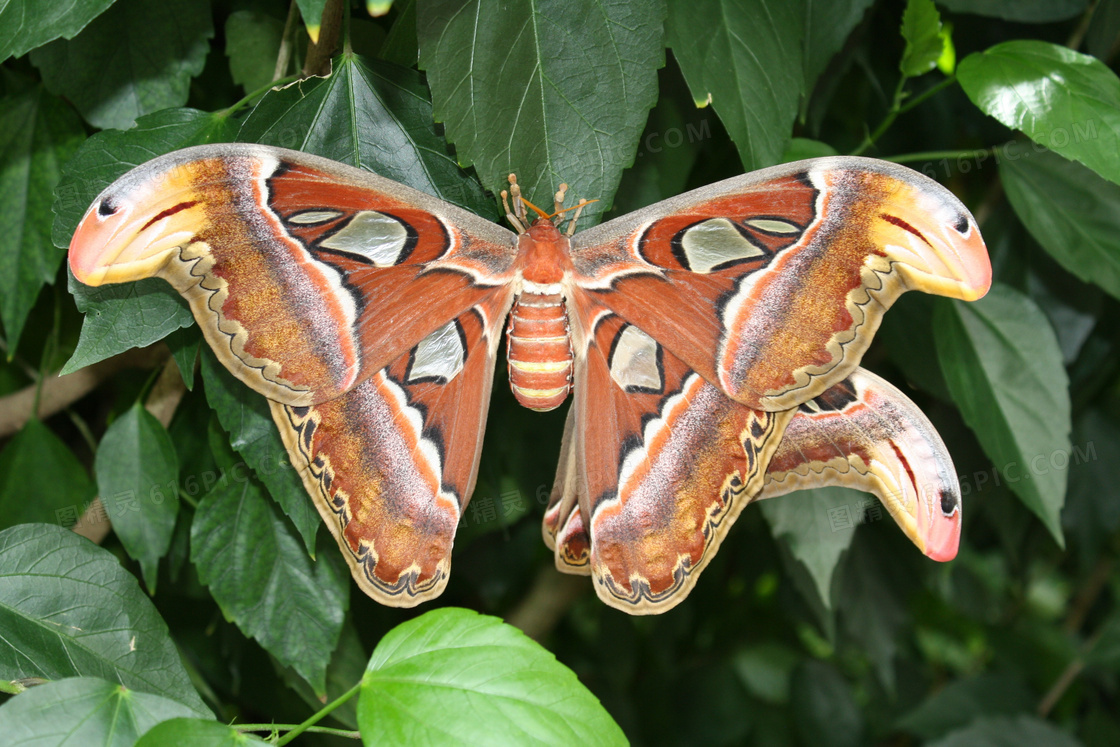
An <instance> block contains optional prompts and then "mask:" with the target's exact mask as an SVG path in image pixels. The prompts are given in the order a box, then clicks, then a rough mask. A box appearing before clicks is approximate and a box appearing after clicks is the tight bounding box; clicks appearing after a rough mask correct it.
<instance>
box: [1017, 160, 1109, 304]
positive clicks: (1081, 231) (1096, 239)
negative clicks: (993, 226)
mask: <svg viewBox="0 0 1120 747" xmlns="http://www.w3.org/2000/svg"><path fill="white" fill-rule="evenodd" d="M1022 155H1023V157H1022V158H1018V159H1015V160H1011V159H1008V158H1004V159H1002V160H1001V161H1000V164H999V174H1000V178H1001V179H1002V180H1003V186H1004V189H1005V190H1006V192H1007V199H1008V200H1009V201H1010V202H1011V206H1012V207H1013V208H1015V213H1016V215H1018V216H1019V220H1021V221H1023V225H1025V226H1026V227H1027V230H1028V231H1030V232H1031V235H1032V236H1034V237H1035V239H1037V240H1038V243H1039V244H1041V245H1042V246H1043V248H1044V249H1046V251H1048V252H1050V255H1051V256H1053V257H1054V259H1056V260H1058V262H1060V263H1061V265H1062V267H1064V268H1066V269H1067V270H1069V271H1070V272H1072V273H1073V274H1074V275H1076V276H1077V277H1079V278H1081V279H1082V280H1084V281H1086V282H1089V283H1096V284H1097V285H1099V286H1100V287H1102V288H1104V289H1105V290H1106V291H1108V292H1109V293H1111V294H1112V295H1113V296H1116V297H1117V298H1120V184H1114V183H1113V182H1110V181H1107V180H1105V179H1102V178H1100V177H1099V176H1097V175H1096V174H1094V173H1093V172H1092V171H1090V170H1089V169H1087V168H1085V167H1084V166H1082V165H1081V164H1079V163H1075V162H1074V161H1070V160H1067V159H1065V158H1062V157H1061V156H1059V155H1056V154H1054V153H1051V152H1049V151H1046V152H1043V153H1033V152H1030V151H1025V152H1023V154H1022ZM1028 155H1029V157H1028Z"/></svg>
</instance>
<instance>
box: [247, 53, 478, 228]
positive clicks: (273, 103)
mask: <svg viewBox="0 0 1120 747" xmlns="http://www.w3.org/2000/svg"><path fill="white" fill-rule="evenodd" d="M237 139H238V140H242V141H245V142H254V143H264V144H265V145H278V146H280V147H283V148H295V149H297V150H302V151H306V152H308V153H314V154H316V155H319V156H324V157H326V158H331V159H334V160H335V161H341V162H342V163H348V164H350V165H351V166H357V167H358V168H362V169H366V170H367V171H372V172H374V173H375V174H380V175H381V176H385V177H388V178H390V179H393V180H395V181H398V182H401V183H402V184H407V185H409V186H410V187H414V188H416V189H419V190H420V191H422V192H427V193H428V194H430V195H435V196H436V197H440V198H443V199H444V200H447V201H448V202H453V203H455V204H456V205H461V206H462V207H464V208H466V209H468V210H473V211H474V212H476V213H479V214H482V215H493V214H494V203H493V202H492V201H491V200H489V199H488V198H487V197H486V195H485V194H484V193H483V191H482V189H481V188H480V187H479V185H478V182H476V181H475V180H474V179H471V178H470V177H469V176H468V175H467V174H466V172H464V171H463V170H462V169H460V168H459V166H458V165H457V164H456V163H455V160H454V159H453V158H451V156H450V154H449V153H448V150H447V143H446V142H444V140H443V139H442V138H441V137H440V136H439V135H438V134H437V133H436V129H435V125H434V123H433V121H432V105H431V103H430V101H429V99H428V90H427V87H426V86H425V85H424V79H423V77H422V76H421V75H420V74H419V73H417V72H416V71H414V70H405V69H403V68H400V67H397V66H396V65H390V64H387V63H384V62H378V61H376V60H366V59H363V58H360V57H357V56H356V55H352V54H346V55H342V56H341V57H338V58H336V59H335V60H334V72H333V73H332V74H331V75H330V77H329V78H312V79H310V80H304V81H300V83H299V84H298V85H291V86H288V87H287V88H284V89H282V90H279V91H269V92H268V93H267V94H265V96H264V97H263V98H262V99H261V101H260V103H259V104H257V106H256V107H255V108H254V109H253V111H252V112H250V114H249V117H248V118H247V119H246V120H245V123H244V124H243V125H242V127H241V132H240V133H239V134H238V136H237Z"/></svg>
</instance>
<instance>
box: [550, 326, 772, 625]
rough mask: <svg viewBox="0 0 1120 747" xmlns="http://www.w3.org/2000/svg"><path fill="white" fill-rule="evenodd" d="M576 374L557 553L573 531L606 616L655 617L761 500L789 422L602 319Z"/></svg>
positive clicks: (680, 595)
mask: <svg viewBox="0 0 1120 747" xmlns="http://www.w3.org/2000/svg"><path fill="white" fill-rule="evenodd" d="M584 363H585V367H586V369H585V374H584V375H583V376H581V378H580V380H579V382H578V385H579V386H580V388H581V390H582V392H583V394H582V395H579V399H578V400H577V405H579V406H580V410H579V412H578V413H577V417H578V418H579V422H578V425H577V428H579V438H578V439H577V441H576V443H577V444H578V446H579V448H580V449H581V452H580V453H581V454H582V461H583V465H584V479H585V484H586V496H587V503H588V505H587V508H586V510H585V511H584V513H583V515H582V516H581V517H580V521H579V523H575V522H572V521H569V522H566V524H565V526H566V527H567V528H568V529H570V530H571V535H572V536H573V539H572V541H571V542H570V543H569V546H570V547H572V548H575V549H577V550H578V548H579V546H580V543H581V542H583V541H584V540H583V539H582V537H580V535H579V531H577V530H585V532H586V542H589V543H590V559H589V563H590V571H591V574H592V576H593V578H594V581H595V587H596V591H597V592H598V594H599V596H600V598H601V599H603V601H605V602H606V603H607V604H610V605H611V606H613V607H617V608H618V609H622V610H624V611H627V612H630V613H635V614H648V613H655V612H661V611H664V610H666V609H669V608H671V607H673V606H674V605H676V604H677V603H679V602H680V601H681V600H682V599H684V597H685V596H687V594H688V592H689V590H690V589H691V588H692V586H693V585H694V584H695V582H696V579H697V577H698V576H699V574H700V572H701V571H702V570H703V569H704V567H705V566H706V565H707V563H708V562H709V561H710V560H711V558H712V556H713V555H714V554H715V552H716V550H717V549H718V547H719V545H720V543H721V542H722V540H723V537H724V535H725V534H726V533H727V531H728V529H729V528H730V526H731V525H732V523H734V521H735V519H736V518H737V517H738V515H739V513H740V512H741V511H742V509H743V507H744V506H745V505H746V504H747V502H749V500H750V499H751V498H752V497H753V496H754V495H755V493H757V491H758V490H759V489H760V488H761V486H762V480H763V476H764V471H765V465H766V463H767V462H768V461H769V458H770V454H771V453H772V452H773V450H774V449H775V448H777V444H778V441H779V440H780V438H781V432H782V430H783V428H784V426H785V423H786V421H787V420H788V418H789V417H790V416H791V415H792V413H767V412H761V411H756V410H752V409H751V408H748V407H745V406H743V405H740V404H738V403H736V402H733V401H732V400H730V399H728V398H727V397H726V396H724V395H723V394H722V393H721V392H720V391H719V390H718V389H716V388H715V387H713V386H712V385H711V384H709V383H708V382H707V381H706V380H705V379H704V378H703V377H701V376H699V375H698V374H696V372H694V371H692V370H691V369H689V368H688V367H687V366H686V365H685V364H684V363H682V362H681V361H680V360H679V359H677V358H676V357H675V356H673V355H672V354H671V353H669V352H668V351H665V350H664V349H663V348H661V346H659V345H658V343H657V342H656V341H654V340H653V339H652V338H651V337H650V336H649V335H648V334H646V333H645V332H644V331H643V330H642V329H640V328H639V327H637V326H635V325H631V324H628V323H627V322H625V321H624V320H623V319H622V318H620V317H618V316H617V315H613V314H608V315H605V316H602V317H601V318H599V319H598V322H597V324H596V325H595V327H594V337H593V340H592V342H591V344H590V345H589V348H588V350H587V353H586V356H585V362H584ZM581 525H582V526H581ZM562 532H563V529H562ZM561 546H562V543H561V542H560V540H558V541H557V548H558V552H559V550H560V547H561Z"/></svg>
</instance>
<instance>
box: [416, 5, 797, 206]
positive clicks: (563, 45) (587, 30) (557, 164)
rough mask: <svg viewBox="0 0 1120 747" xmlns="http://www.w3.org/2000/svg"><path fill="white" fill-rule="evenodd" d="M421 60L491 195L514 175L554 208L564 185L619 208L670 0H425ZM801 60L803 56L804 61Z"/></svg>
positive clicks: (661, 59)
mask: <svg viewBox="0 0 1120 747" xmlns="http://www.w3.org/2000/svg"><path fill="white" fill-rule="evenodd" d="M416 8H417V17H418V18H419V19H422V21H421V22H420V23H419V24H418V31H419V38H420V67H421V68H422V69H423V70H425V71H427V73H428V83H429V84H430V85H431V88H432V100H433V102H434V107H435V117H436V120H437V121H439V122H443V123H444V128H445V132H446V134H447V139H448V140H449V141H450V142H452V143H454V145H455V149H456V153H457V155H458V157H459V162H460V163H462V164H463V165H464V166H469V165H473V166H474V167H475V171H477V172H478V175H479V178H480V179H481V180H482V183H483V185H485V186H486V188H487V189H489V190H490V191H492V192H495V193H497V192H498V191H499V190H501V189H504V188H507V187H508V186H509V185H508V183H507V181H506V177H507V176H508V175H509V174H510V173H511V172H516V173H517V174H518V177H519V182H520V184H521V186H522V189H523V190H524V191H525V194H526V197H528V198H529V199H530V200H533V201H535V202H537V203H538V204H539V205H541V206H542V207H545V208H547V207H549V206H550V205H551V204H552V197H553V193H554V192H555V190H556V189H557V187H559V185H560V183H561V182H566V183H567V184H569V185H571V187H572V190H573V192H572V196H575V197H582V198H595V199H599V200H600V202H597V203H594V204H592V205H590V206H588V208H587V209H586V210H585V211H584V213H583V215H584V216H586V219H585V220H586V221H587V223H588V224H590V223H594V222H595V221H596V220H598V216H599V215H600V214H601V213H602V212H603V211H604V210H606V209H607V208H608V207H610V204H611V201H612V200H613V199H614V194H615V191H616V190H617V189H618V185H619V181H620V179H621V176H622V170H623V169H624V168H626V167H627V166H629V165H630V164H631V163H633V160H634V153H635V151H636V147H637V141H638V136H639V135H640V134H641V132H642V127H643V125H644V124H645V121H646V114H647V112H648V111H649V110H650V108H651V107H653V105H654V104H655V103H656V102H657V69H658V68H659V67H661V66H662V65H663V64H664V63H665V52H664V38H663V29H662V20H663V19H664V18H665V4H664V2H663V0H598V1H596V0H533V1H532V2H527V3H517V4H514V5H508V4H507V3H504V2H501V1H500V0H482V1H481V2H474V3H471V2H466V1H465V0H417V6H416ZM798 62H799V64H800V57H799V58H798Z"/></svg>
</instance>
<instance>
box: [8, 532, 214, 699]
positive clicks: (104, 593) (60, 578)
mask: <svg viewBox="0 0 1120 747" xmlns="http://www.w3.org/2000/svg"><path fill="white" fill-rule="evenodd" d="M0 630H3V631H4V635H3V637H0V678H3V679H17V678H21V677H43V678H46V679H52V680H53V679H62V678H64V677H80V676H91V677H101V678H103V679H107V680H112V681H115V682H119V683H121V684H122V685H124V686H125V687H128V688H131V689H133V690H140V691H143V692H148V693H153V694H155V695H162V696H164V697H167V698H171V699H172V700H176V701H178V702H180V703H183V704H185V705H187V706H189V707H190V708H191V710H192V711H193V712H194V714H196V715H200V716H209V715H210V714H209V712H208V711H207V710H206V706H204V705H203V704H202V701H201V700H200V699H199V697H198V693H197V692H195V689H194V687H192V686H191V683H190V679H189V678H188V677H187V672H186V670H185V669H183V663H182V661H180V659H179V652H178V651H177V650H176V648H175V644H174V643H173V642H172V641H171V637H170V635H168V632H167V624H166V623H164V621H163V619H162V618H160V616H159V613H158V612H156V609H155V607H154V606H152V603H151V601H150V600H149V599H148V597H147V596H146V595H145V594H144V592H143V591H141V590H140V586H139V584H137V583H136V577H135V576H133V575H132V574H131V573H129V572H128V571H126V570H125V569H124V568H122V567H121V565H120V563H119V562H118V561H117V559H116V558H115V557H113V556H112V555H111V554H110V553H109V552H108V551H106V550H103V549H101V548H100V547H98V546H97V545H95V544H93V543H92V542H90V541H89V540H87V539H85V538H83V537H79V536H78V535H76V534H74V533H73V532H70V531H67V530H65V529H62V528H61V527H57V526H51V525H48V524H21V525H20V526H17V527H13V528H11V529H6V530H4V531H3V532H0Z"/></svg>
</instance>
